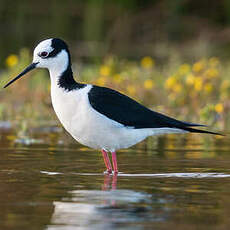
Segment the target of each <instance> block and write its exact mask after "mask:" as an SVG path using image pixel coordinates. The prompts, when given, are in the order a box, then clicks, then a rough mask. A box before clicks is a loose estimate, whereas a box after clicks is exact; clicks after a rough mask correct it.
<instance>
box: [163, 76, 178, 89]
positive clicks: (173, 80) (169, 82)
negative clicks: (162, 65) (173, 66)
mask: <svg viewBox="0 0 230 230" xmlns="http://www.w3.org/2000/svg"><path fill="white" fill-rule="evenodd" d="M175 84H176V78H175V76H171V77H169V78H168V79H167V80H166V82H165V88H166V89H171V88H172V87H173V86H174V85H175Z"/></svg>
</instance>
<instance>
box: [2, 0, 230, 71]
mask: <svg viewBox="0 0 230 230" xmlns="http://www.w3.org/2000/svg"><path fill="white" fill-rule="evenodd" d="M229 15H230V4H229V1H228V0H218V1H216V0H203V1H194V0H174V1H172V0H145V1H142V0H125V1H124V0H65V1H64V2H63V1H62V0H51V1H49V4H47V1H45V0H40V1H39V2H36V1H29V0H14V1H10V2H9V1H7V0H0V30H1V37H0V60H4V59H5V58H6V56H8V54H9V53H17V52H18V51H19V50H20V49H21V47H33V46H34V45H35V44H36V43H37V42H38V41H39V40H43V39H45V38H47V37H60V38H63V39H65V40H67V41H68V43H69V44H71V47H72V49H73V51H74V52H73V55H74V57H78V58H84V59H85V60H86V61H88V60H90V61H92V60H98V59H100V58H103V57H105V56H107V55H108V54H111V53H112V54H114V55H116V56H118V57H131V58H134V59H139V58H141V57H142V56H152V57H154V58H155V59H160V60H161V61H164V60H165V59H167V58H168V57H169V56H170V55H169V53H170V52H173V51H174V50H180V52H181V53H183V56H184V57H185V58H190V59H193V58H195V59H197V58H201V57H203V56H213V55H215V56H221V57H222V56H224V57H229V53H230V52H229V50H230V42H229V41H230V32H229V31H230V30H229V26H230V16H229ZM162 46H163V48H162ZM0 66H1V67H3V62H0Z"/></svg>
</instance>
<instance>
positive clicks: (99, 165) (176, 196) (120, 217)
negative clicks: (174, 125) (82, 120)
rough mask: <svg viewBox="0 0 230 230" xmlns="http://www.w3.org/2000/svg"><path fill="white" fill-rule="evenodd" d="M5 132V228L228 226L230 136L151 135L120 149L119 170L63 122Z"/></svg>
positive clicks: (1, 158)
mask: <svg viewBox="0 0 230 230" xmlns="http://www.w3.org/2000/svg"><path fill="white" fill-rule="evenodd" d="M47 130H48V131H47ZM203 136H204V135H203ZM0 137H1V139H0V229H6V230H7V229H23V230H27V229H28V230H33V229H47V230H72V229H83V230H84V229H102V230H103V229H111V230H112V229H127V230H128V229H134V230H135V229H138V230H139V229H179V230H180V229H183V230H184V229H187V230H189V229H207V226H208V229H228V227H229V224H230V214H229V213H230V169H229V165H230V144H229V143H230V142H229V139H228V138H227V137H225V138H218V139H216V138H212V137H207V136H205V137H204V138H201V137H202V135H170V136H167V137H157V138H149V139H147V140H146V141H145V142H142V143H141V144H139V145H137V146H135V147H134V148H131V149H128V150H121V151H119V152H118V162H119V168H120V171H121V173H120V174H119V175H118V176H108V175H104V174H103V171H104V170H105V168H104V163H103V160H102V156H101V154H100V152H99V151H95V150H92V149H88V148H86V147H84V146H81V145H79V144H77V143H76V142H75V141H73V140H72V139H71V138H70V137H69V136H68V135H67V134H66V133H59V131H58V129H57V130H56V129H55V130H53V129H46V130H45V131H44V130H42V131H41V132H39V130H36V131H35V132H32V133H31V134H30V135H29V136H28V137H26V138H25V137H23V138H19V137H16V136H15V135H14V134H13V133H12V131H9V130H8V131H6V130H5V131H2V132H1V136H0Z"/></svg>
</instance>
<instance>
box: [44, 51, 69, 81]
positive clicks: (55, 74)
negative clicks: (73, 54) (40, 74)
mask: <svg viewBox="0 0 230 230" xmlns="http://www.w3.org/2000/svg"><path fill="white" fill-rule="evenodd" d="M54 59H55V60H52V59H51V62H52V63H51V64H50V65H49V68H48V70H49V73H50V79H51V85H54V84H55V85H57V81H58V79H59V77H60V76H61V75H62V73H63V72H64V71H65V70H66V69H67V67H68V64H69V57H68V53H67V52H66V51H65V50H62V51H61V52H60V53H59V54H58V55H57V56H56V57H55V58H54Z"/></svg>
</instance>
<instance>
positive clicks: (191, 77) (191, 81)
mask: <svg viewBox="0 0 230 230" xmlns="http://www.w3.org/2000/svg"><path fill="white" fill-rule="evenodd" d="M194 81H195V77H194V75H193V74H189V75H188V76H187V77H186V84H187V85H193V84H194Z"/></svg>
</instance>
